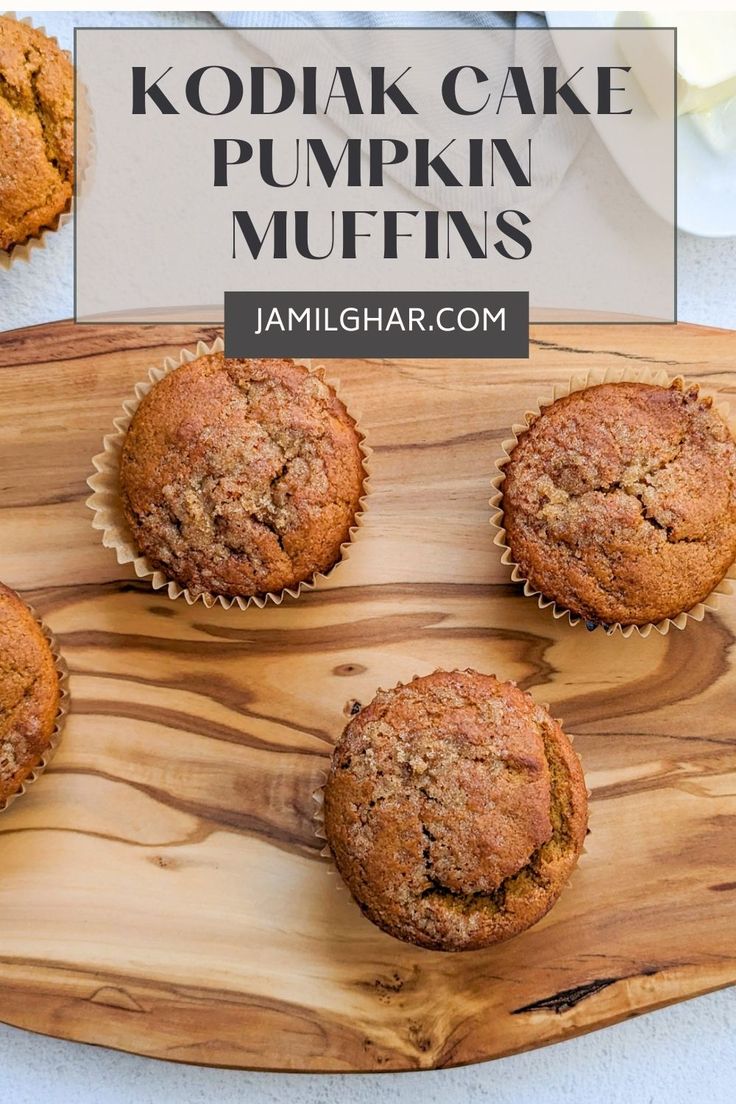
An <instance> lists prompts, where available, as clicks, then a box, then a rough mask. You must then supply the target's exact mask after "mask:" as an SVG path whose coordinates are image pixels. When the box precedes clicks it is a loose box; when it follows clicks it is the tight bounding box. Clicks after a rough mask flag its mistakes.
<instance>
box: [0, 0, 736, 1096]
mask: <svg viewBox="0 0 736 1104" xmlns="http://www.w3.org/2000/svg"><path fill="white" fill-rule="evenodd" d="M122 15H123V13H107V14H105V13H98V12H94V13H90V12H75V13H70V12H43V13H38V14H34V16H33V18H34V21H35V22H37V23H39V24H40V23H43V24H45V25H46V27H47V28H48V30H49V31H50V32H51V33H53V34H55V35H57V37H58V38H59V40H60V42H61V43H62V45H64V46H66V47H69V46H70V45H71V40H72V27H73V26H74V24H75V23H77V24H78V25H81V24H84V23H87V24H96V25H102V24H105V25H114V24H115V23H120V22H122V19H121V16H122ZM164 20H165V21H166V22H167V23H174V22H179V23H181V24H186V25H190V26H191V25H205V26H206V25H208V24H209V23H210V22H211V17H210V16H208V15H207V14H206V13H178V12H165V13H155V14H152V13H147V12H142V13H126V14H125V21H126V22H135V23H136V24H138V25H144V24H146V23H147V24H150V25H154V24H155V23H160V22H163V21H164ZM72 236H73V235H72V228H71V226H68V227H66V228H65V229H63V230H61V231H60V232H59V233H58V234H53V235H50V238H49V247H48V248H47V249H46V250H45V251H44V252H43V253H37V254H36V255H35V256H34V257H33V262H32V264H29V265H23V266H20V267H19V266H15V267H14V269H13V273H12V275H13V279H12V281H11V280H9V279H8V278H7V274H5V273H3V272H0V329H12V328H15V327H18V326H29V325H35V324H38V323H41V322H49V321H52V320H55V319H59V318H68V317H71V315H72V313H73V305H72V293H71V285H70V279H69V273H70V272H71V269H72ZM678 249H679V264H678V277H679V287H678V313H679V317H680V319H681V320H682V321H689V322H698V323H702V324H707V325H713V326H724V327H728V328H732V329H736V239H725V240H709V239H704V238H694V237H691V236H690V235H687V234H680V235H679V240H678ZM0 1018H2V1008H1V1007H0ZM346 1098H349V1099H350V1100H351V1101H355V1104H363V1102H365V1104H389V1102H397V1104H404V1102H406V1104H409V1102H413V1101H415V1100H419V1099H421V1100H422V1101H423V1102H424V1104H435V1101H436V1102H438V1104H439V1102H443V1104H444V1102H445V1101H447V1100H451V1101H455V1100H457V1101H463V1102H465V1101H467V1102H468V1104H475V1102H480V1101H485V1100H489V1101H491V1100H492V1101H493V1104H507V1102H508V1104H512V1102H513V1104H526V1102H527V1101H529V1102H530V1104H531V1102H534V1104H558V1102H559V1104H563V1102H564V1104H589V1102H590V1101H593V1100H600V1101H602V1102H604V1104H640V1102H651V1104H660V1102H662V1104H664V1102H666V1104H692V1101H693V1100H707V1101H708V1102H709V1104H726V1102H727V1101H728V1102H729V1104H730V1102H731V1101H732V1100H734V1099H736V990H734V989H730V990H724V991H723V992H720V993H714V994H711V995H709V996H706V997H700V998H698V999H696V1000H692V1001H688V1002H686V1003H684V1004H679V1005H676V1006H673V1007H671V1008H667V1009H664V1010H662V1011H659V1012H654V1013H650V1014H649V1015H647V1016H644V1017H641V1018H637V1019H633V1020H630V1021H628V1022H627V1023H624V1024H620V1025H618V1026H616V1027H611V1028H608V1029H606V1030H603V1031H599V1032H595V1033H594V1034H592V1035H587V1036H584V1037H582V1038H579V1039H575V1040H572V1041H570V1042H567V1043H561V1044H558V1045H557V1046H553V1047H547V1048H545V1049H543V1050H538V1051H533V1052H530V1053H527V1054H521V1055H518V1056H516V1057H513V1058H505V1059H502V1060H500V1061H496V1062H491V1063H486V1064H484V1065H479V1066H469V1067H466V1068H464V1069H459V1070H443V1071H438V1072H435V1073H422V1074H381V1075H375V1076H374V1075H371V1076H362V1077H355V1076H351V1077H349V1078H348V1077H344V1076H338V1075H330V1076H325V1075H323V1076H303V1075H302V1076H298V1075H294V1074H291V1075H289V1074H286V1075H281V1074H256V1073H243V1072H238V1071H231V1070H208V1069H202V1068H196V1067H190V1066H179V1065H175V1064H173V1063H165V1062H155V1061H150V1060H146V1059H143V1058H137V1057H133V1056H130V1055H126V1054H118V1053H116V1052H114V1051H108V1050H103V1049H98V1048H94V1047H88V1046H82V1045H78V1044H72V1043H64V1042H60V1041H58V1040H55V1039H46V1038H41V1037H39V1036H35V1035H31V1034H29V1033H27V1032H22V1031H18V1030H15V1029H14V1028H9V1027H4V1026H2V1025H0V1100H12V1101H13V1104H38V1102H39V1101H43V1104H70V1102H72V1101H74V1102H75V1104H87V1102H89V1104H133V1102H135V1104H154V1102H155V1104H168V1102H172V1104H173V1102H174V1101H176V1104H199V1102H200V1101H201V1102H202V1104H204V1102H207V1104H209V1102H210V1101H212V1100H217V1101H218V1104H235V1102H236V1101H237V1102H240V1101H243V1100H248V1101H249V1102H252V1104H261V1102H263V1104H266V1102H275V1101H278V1102H281V1101H289V1102H291V1101H294V1102H299V1104H300V1102H302V1101H307V1100H309V1101H310V1102H313V1104H329V1102H331V1101H333V1100H334V1101H342V1100H344V1099H346Z"/></svg>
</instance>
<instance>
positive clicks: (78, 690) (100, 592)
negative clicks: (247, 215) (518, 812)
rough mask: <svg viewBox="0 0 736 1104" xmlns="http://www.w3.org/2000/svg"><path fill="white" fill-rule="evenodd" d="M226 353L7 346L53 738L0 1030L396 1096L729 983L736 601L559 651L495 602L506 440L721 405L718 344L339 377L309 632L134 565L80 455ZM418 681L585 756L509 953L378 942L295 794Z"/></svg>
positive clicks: (574, 350) (18, 504)
mask: <svg viewBox="0 0 736 1104" xmlns="http://www.w3.org/2000/svg"><path fill="white" fill-rule="evenodd" d="M217 332H218V331H217V330H215V329H212V328H210V327H199V328H192V327H183V326H178V325H176V326H142V327H131V326H114V325H112V326H99V327H95V326H75V325H73V324H72V323H71V322H62V323H55V324H52V325H48V326H41V327H37V328H32V329H27V330H20V331H15V332H10V333H6V334H4V335H2V336H1V337H0V386H1V387H2V402H1V404H0V418H1V421H0V486H1V491H0V526H1V528H0V532H1V533H2V544H1V545H0V578H1V579H3V580H4V581H5V582H6V583H8V584H10V585H11V586H14V587H16V588H17V589H19V590H20V591H22V592H23V594H24V595H25V596H26V597H27V598H28V599H29V600H30V601H31V602H32V603H33V605H34V606H35V607H36V608H37V609H38V610H39V611H40V612H41V613H42V615H43V616H44V618H45V619H46V621H47V622H48V624H49V626H50V627H51V629H52V630H53V631H54V632H55V633H56V635H57V636H58V639H59V641H60V643H61V646H62V649H63V652H64V655H65V656H66V659H67V661H68V663H69V667H70V671H71V678H70V688H71V694H72V709H71V714H70V716H69V718H68V722H67V726H66V730H65V733H64V737H63V741H62V744H61V747H60V749H59V751H58V753H57V755H56V758H55V759H54V761H53V763H52V764H51V767H50V769H49V770H48V771H47V772H46V773H45V774H44V775H43V776H42V777H41V778H40V779H39V781H38V782H37V783H36V784H35V785H34V786H32V787H31V788H30V790H29V792H28V794H27V795H26V796H25V797H23V798H22V799H21V800H19V801H17V802H16V803H15V804H14V805H13V806H12V807H11V808H9V809H8V811H7V812H5V813H4V814H2V815H1V816H0V1019H2V1020H3V1021H5V1022H7V1023H9V1024H15V1025H18V1026H20V1027H24V1028H29V1029H31V1030H34V1031H37V1032H42V1033H44V1034H48V1035H54V1036H59V1037H62V1038H65V1039H75V1040H83V1041H85V1042H91V1043H99V1044H104V1045H106V1046H110V1047H117V1048H121V1049H123V1050H128V1051H134V1052H137V1053H139V1054H144V1055H150V1056H155V1057H158V1058H167V1059H174V1060H178V1061H187V1062H196V1063H202V1064H212V1065H226V1066H240V1067H248V1068H254V1069H272V1070H302V1071H351V1070H372V1071H374V1070H405V1069H425V1068H432V1067H438V1066H450V1065H456V1064H460V1063H465V1062H476V1061H480V1060H483V1059H488V1058H495V1057H498V1056H500V1055H506V1054H511V1053H514V1052H516V1051H521V1050H524V1049H526V1048H530V1047H537V1046H541V1045H543V1044H546V1043H551V1042H554V1041H556V1040H560V1039H564V1038H568V1037H570V1036H573V1035H577V1034H580V1033H581V1032H585V1031H590V1030H593V1029H595V1028H600V1027H604V1026H605V1025H607V1024H611V1023H614V1022H615V1021H617V1020H621V1019H624V1018H626V1017H628V1016H632V1015H636V1014H638V1013H641V1012H645V1011H647V1010H650V1009H653V1008H657V1007H660V1006H662V1005H665V1004H667V1003H670V1002H672V1001H678V1000H683V999H685V998H687V997H692V996H695V995H696V994H699V993H704V992H706V991H708V990H712V989H716V988H719V987H721V986H725V985H728V984H731V983H733V982H734V981H736V945H735V943H736V941H735V939H734V933H735V932H736V870H735V869H734V856H736V653H735V651H734V642H735V641H736V596H734V597H733V598H726V599H723V600H722V602H721V608H720V610H719V612H718V613H716V614H708V615H706V618H705V620H704V621H703V622H702V623H700V624H697V623H690V624H689V625H688V627H687V628H686V629H685V630H684V631H678V630H676V629H673V630H672V631H671V632H670V633H669V634H668V635H666V636H661V635H659V634H658V633H656V632H653V633H652V634H651V635H650V636H649V637H648V638H647V639H642V638H641V637H639V636H634V637H631V638H630V639H627V640H624V639H622V637H621V636H620V635H616V636H606V635H605V634H604V633H603V632H602V631H600V630H597V631H595V632H593V633H589V632H587V631H586V629H585V627H584V626H582V625H579V626H576V627H571V626H570V625H569V624H568V622H567V621H566V620H560V621H556V620H555V619H554V618H553V617H552V616H551V614H550V613H549V611H543V610H540V609H539V608H538V606H537V605H536V603H535V601H534V600H533V599H528V598H524V597H523V595H522V592H521V588H520V587H519V586H517V585H514V584H512V583H511V582H510V581H509V577H508V569H507V568H505V567H504V566H503V565H502V564H501V559H500V552H499V549H498V548H496V547H495V546H494V544H493V533H492V530H491V527H490V525H489V514H490V510H489V507H488V498H489V494H490V487H489V482H490V479H491V477H492V474H493V469H494V461H495V460H496V458H497V457H498V455H499V446H500V442H501V441H502V440H503V439H505V438H507V437H508V435H509V427H510V426H511V424H512V423H513V422H515V421H518V420H519V419H520V417H521V416H522V415H523V413H524V411H525V410H527V409H528V408H529V407H531V406H533V405H534V403H535V400H536V398H537V397H538V396H540V395H542V396H543V395H546V394H548V393H549V392H551V389H552V386H553V385H554V384H555V383H564V382H566V381H567V380H568V379H569V377H570V376H571V375H573V374H576V373H579V372H581V371H586V370H588V369H590V368H594V367H606V366H630V365H633V366H637V365H654V366H663V367H665V368H666V369H667V371H668V372H670V373H671V374H673V375H674V374H677V373H679V372H682V373H683V374H684V375H685V376H686V377H687V378H689V379H691V380H697V381H701V382H702V383H703V384H707V385H709V386H710V387H711V388H713V389H714V390H715V391H716V392H717V393H718V395H719V396H720V397H721V398H722V399H725V400H729V399H730V400H731V401H734V391H735V390H736V334H733V333H726V332H721V331H716V330H709V329H704V328H696V327H691V326H677V327H674V326H635V325H629V326H626V325H618V326H616V325H611V326H585V325H582V326H567V327H562V326H539V327H536V328H533V330H532V333H531V358H530V360H529V361H509V362H503V361H495V362H494V361H462V360H455V361H444V362H443V361H427V362H419V361H411V360H403V361H388V360H373V361H370V360H352V361H348V360H345V361H332V362H328V364H327V372H328V378H333V379H335V380H339V382H340V384H341V387H342V391H343V393H344V396H345V398H346V401H347V402H348V404H349V406H350V408H351V409H352V410H354V411H355V412H359V413H360V420H361V425H362V427H363V429H364V431H365V433H366V434H367V438H368V441H369V443H370V445H371V446H372V448H373V458H372V493H371V495H370V498H369V501H368V507H367V511H366V515H365V524H364V526H363V528H362V529H361V530H360V533H359V535H358V538H357V540H356V542H355V544H354V547H353V551H352V554H351V556H350V557H349V559H348V560H347V561H346V562H345V563H343V564H341V565H340V566H339V567H338V568H337V569H336V570H335V571H334V573H333V574H332V575H331V576H330V578H329V579H328V581H327V582H326V584H325V585H324V586H323V587H321V588H320V589H318V590H316V591H315V592H313V593H309V594H305V595H303V596H302V597H301V598H299V599H298V600H296V601H293V600H286V601H285V602H284V603H283V605H281V606H275V605H268V606H267V607H266V608H265V609H262V610H261V609H257V608H253V607H251V608H250V609H248V610H245V611H241V610H239V609H237V608H233V609H230V610H223V609H221V608H219V607H217V608H214V609H211V610H208V609H205V608H204V606H203V605H202V604H201V603H199V604H196V605H193V606H188V605H187V604H186V602H185V601H184V600H183V599H180V600H177V601H172V600H170V599H169V598H168V597H167V595H166V592H165V591H163V592H154V591H153V590H152V589H151V588H150V586H149V585H148V583H147V582H144V581H140V580H137V579H136V578H135V575H134V573H133V570H132V567H131V566H130V565H128V566H126V567H120V566H118V564H117V563H116V560H115V556H114V554H113V552H111V551H110V550H108V549H105V548H103V546H102V543H101V539H100V534H99V533H98V532H96V531H94V530H93V529H92V526H91V520H92V515H91V513H90V511H89V509H88V508H87V507H86V506H85V499H86V498H87V496H88V493H89V492H88V489H87V486H86V482H85V481H86V478H87V476H88V475H89V474H90V472H91V463H90V461H91V457H92V456H93V455H94V454H95V453H96V452H98V451H99V449H100V444H101V440H102V437H103V435H104V434H105V433H106V432H107V431H108V430H109V429H110V427H111V424H112V420H113V418H114V417H115V416H116V415H117V414H118V413H119V411H120V406H121V401H122V400H123V399H124V398H125V397H126V396H127V395H128V394H129V393H130V392H131V390H132V387H133V385H134V384H135V383H136V382H137V381H138V380H141V379H144V378H145V377H146V373H147V370H148V367H149V366H150V365H156V364H159V363H161V361H162V359H163V358H164V356H166V355H169V354H176V353H178V351H179V350H180V349H181V347H183V346H185V345H186V346H189V347H193V346H194V344H195V343H196V341H197V340H198V339H203V340H205V341H211V340H212V339H213V338H214V337H215V336H216V334H217ZM436 667H445V668H453V667H460V668H464V667H474V668H477V669H478V670H480V671H485V672H495V673H496V674H497V675H499V676H500V677H501V678H507V679H516V680H517V681H518V682H519V684H520V685H521V686H523V687H526V688H528V689H529V690H530V691H531V692H532V693H533V695H534V696H535V698H536V699H537V700H538V701H541V702H544V703H548V704H549V705H550V707H551V709H552V711H553V712H554V714H555V715H556V716H559V717H561V718H562V719H563V721H564V723H565V726H566V728H567V730H568V731H569V732H571V733H573V734H574V735H575V738H576V745H575V746H576V748H577V750H578V751H579V753H580V754H581V756H582V760H583V764H584V767H585V771H586V776H587V780H588V785H589V786H590V789H591V793H592V799H591V816H590V829H591V831H590V835H589V837H588V845H587V854H586V855H585V856H584V857H583V861H582V862H581V864H580V866H579V868H578V871H577V872H576V874H575V875H574V877H573V879H572V883H571V886H570V887H569V889H567V890H566V891H565V892H564V893H563V895H562V897H561V899H560V901H559V903H558V904H557V905H556V906H555V908H554V909H553V910H552V911H551V912H550V913H549V915H548V916H547V917H546V918H545V919H544V920H543V921H542V922H541V923H540V924H538V925H537V926H536V927H535V928H533V929H532V930H530V931H529V932H527V933H525V934H524V935H522V936H520V937H518V938H516V939H513V940H511V941H510V942H508V943H505V944H503V945H500V946H497V947H495V948H489V949H487V950H484V951H475V952H472V953H465V954H462V953H455V954H442V953H439V952H431V951H425V950H420V949H417V948H413V947H411V946H408V945H405V944H402V943H400V942H398V941H396V940H394V939H392V938H390V937H389V936H387V935H384V934H383V933H382V932H380V931H379V930H378V929H376V928H374V927H373V926H372V925H371V924H370V923H369V922H368V920H366V919H364V918H363V917H362V916H361V914H360V912H359V910H358V908H357V906H356V905H355V904H354V903H353V902H352V900H351V898H350V896H349V895H348V893H347V892H346V891H345V890H344V889H343V888H342V887H341V885H340V882H339V879H338V877H337V876H336V874H335V873H334V870H333V868H332V866H331V864H330V862H329V861H328V860H327V859H325V858H323V857H322V856H321V855H320V848H321V843H320V841H319V840H318V839H317V838H316V837H315V834H314V824H313V811H314V804H313V797H312V795H313V791H314V790H315V788H316V787H318V786H319V785H320V783H321V781H322V779H323V777H324V771H325V767H326V765H327V763H328V759H329V755H330V750H331V747H332V745H333V743H334V741H335V740H336V739H337V737H338V735H339V733H340V732H341V730H342V728H343V726H344V724H345V723H346V715H347V714H349V713H350V711H351V709H355V708H357V706H356V703H365V702H367V701H369V700H370V699H371V698H372V697H373V695H374V693H375V691H376V689H377V688H378V687H388V686H392V685H394V684H395V683H396V682H398V681H405V680H407V679H410V678H411V677H412V676H413V675H414V674H423V673H427V672H429V671H432V670H433V669H434V668H436Z"/></svg>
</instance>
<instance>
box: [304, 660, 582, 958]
mask: <svg viewBox="0 0 736 1104" xmlns="http://www.w3.org/2000/svg"><path fill="white" fill-rule="evenodd" d="M324 822H325V834H326V837H327V841H328V844H329V847H330V850H331V852H332V855H333V857H334V859H335V862H336V864H337V867H338V869H339V871H340V873H341V875H342V877H343V878H344V880H345V882H346V883H347V885H348V888H349V889H350V891H351V893H352V894H353V896H354V898H355V900H356V901H357V903H358V904H359V905H360V908H361V909H362V911H363V912H364V913H365V915H366V916H367V917H368V918H369V919H370V920H372V921H373V923H374V924H377V925H378V926H379V927H380V928H382V929H383V930H384V931H386V932H388V933H389V934H390V935H393V936H396V938H397V939H403V940H405V941H406V942H409V943H415V944H417V945H418V946H420V947H428V948H431V949H434V950H439V951H463V950H473V949H475V948H478V947H485V946H487V945H489V944H491V943H497V942H500V941H502V940H504V939H509V938H510V937H511V936H514V935H518V933H519V932H521V931H524V930H525V929H526V928H529V927H530V926H531V925H532V924H535V923H536V922H537V921H538V920H540V919H541V917H542V916H544V915H545V913H546V912H547V911H548V910H549V909H550V908H551V907H552V905H553V904H554V903H555V901H556V900H557V898H558V896H559V895H560V893H561V891H562V889H563V888H564V886H565V885H566V883H567V881H568V879H569V877H570V874H571V872H572V870H573V868H574V867H575V864H576V862H577V860H578V856H579V855H580V852H581V850H582V847H583V840H584V838H585V833H586V825H587V792H586V788H585V781H584V778H583V773H582V769H581V767H580V762H579V760H578V757H577V755H576V754H575V752H574V751H573V749H572V747H571V745H570V742H569V740H568V738H567V737H566V736H565V734H564V733H563V731H562V729H561V728H560V726H559V725H558V724H557V722H556V721H554V720H553V719H552V717H550V715H549V713H548V712H547V711H546V710H545V709H543V708H542V707H541V706H539V705H535V703H534V702H533V701H532V699H531V698H530V697H529V695H528V694H525V693H524V692H523V691H522V690H519V689H518V687H517V686H515V685H514V684H513V683H508V682H499V680H498V679H496V678H494V677H493V676H492V675H480V674H478V673H477V672H476V671H469V670H468V671H454V672H446V671H436V672H435V673H434V674H432V675H428V676H426V677H424V678H415V679H414V680H413V681H412V682H410V683H409V684H408V685H406V686H397V687H396V688H395V689H394V690H388V691H380V692H379V693H378V694H377V695H376V697H375V698H374V700H373V701H372V702H371V704H370V705H369V706H367V707H366V708H365V709H363V710H362V711H361V712H360V713H358V714H357V716H356V717H354V718H353V720H351V721H350V723H349V724H348V726H347V728H346V729H345V731H344V733H343V735H342V738H341V739H340V741H339V743H338V744H337V747H336V748H335V751H334V754H333V757H332V763H331V766H330V771H329V774H328V777H327V781H326V783H325V788H324Z"/></svg>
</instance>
